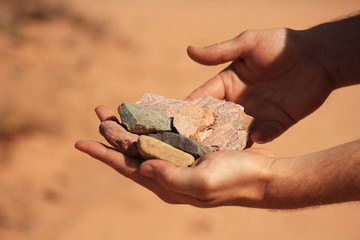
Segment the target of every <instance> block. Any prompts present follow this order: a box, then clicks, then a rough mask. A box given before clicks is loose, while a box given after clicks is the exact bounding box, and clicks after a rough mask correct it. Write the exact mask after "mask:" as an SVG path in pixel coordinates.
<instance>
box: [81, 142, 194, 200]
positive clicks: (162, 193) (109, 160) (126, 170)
mask: <svg viewBox="0 0 360 240" xmlns="http://www.w3.org/2000/svg"><path fill="white" fill-rule="evenodd" d="M75 148H76V149H78V150H80V151H82V152H84V153H87V154H89V155H90V156H91V157H93V158H96V159H98V160H100V161H102V162H103V163H105V164H107V165H109V166H110V167H112V168H113V169H115V170H116V171H118V172H119V173H120V174H122V175H124V176H125V177H128V178H130V179H132V180H133V181H135V182H136V183H138V184H140V185H142V186H143V187H145V188H147V189H149V190H150V191H152V192H153V193H155V194H156V195H157V196H158V197H159V198H160V199H162V200H163V201H165V202H167V203H171V204H183V203H188V204H192V205H194V204H195V203H197V201H196V200H194V199H192V198H191V197H189V196H186V195H184V194H179V193H176V192H171V191H168V190H166V189H164V188H163V187H162V186H160V185H159V184H158V183H157V182H155V181H154V180H152V179H149V178H148V177H144V176H142V175H141V174H140V173H139V166H140V161H139V159H135V158H130V157H127V156H126V155H124V154H121V153H119V152H117V151H115V150H114V149H112V148H109V147H106V146H105V145H103V144H101V143H99V142H97V141H93V140H79V141H77V142H76V143H75ZM193 202H194V204H193Z"/></svg>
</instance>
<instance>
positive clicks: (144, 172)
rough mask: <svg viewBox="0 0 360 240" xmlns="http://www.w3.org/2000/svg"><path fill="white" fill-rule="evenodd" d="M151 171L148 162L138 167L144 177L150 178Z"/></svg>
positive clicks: (151, 175)
mask: <svg viewBox="0 0 360 240" xmlns="http://www.w3.org/2000/svg"><path fill="white" fill-rule="evenodd" d="M153 173H154V171H153V168H152V167H151V166H150V165H149V164H145V165H142V166H141V167H140V174H141V175H143V176H145V177H149V178H152V177H153Z"/></svg>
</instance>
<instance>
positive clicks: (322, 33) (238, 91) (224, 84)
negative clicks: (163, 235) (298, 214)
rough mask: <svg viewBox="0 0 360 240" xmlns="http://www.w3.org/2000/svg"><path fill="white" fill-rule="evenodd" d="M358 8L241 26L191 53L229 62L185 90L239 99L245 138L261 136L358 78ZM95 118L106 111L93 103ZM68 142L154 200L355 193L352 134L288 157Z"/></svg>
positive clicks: (220, 202) (244, 201)
mask: <svg viewBox="0 0 360 240" xmlns="http://www.w3.org/2000/svg"><path fill="white" fill-rule="evenodd" d="M359 29H360V17H359V16H355V17H351V18H348V19H344V20H340V21H337V22H332V23H326V24H322V25H319V26H316V27H314V28H311V29H308V30H303V31H295V30H291V29H270V30H261V31H260V30H256V31H246V32H244V33H242V34H240V35H239V36H238V37H236V38H234V39H232V40H229V41H226V42H223V43H220V44H215V45H212V46H209V47H204V48H196V47H189V48H188V54H189V56H190V57H191V58H192V59H194V60H195V61H197V62H199V63H202V64H207V65H214V64H220V63H225V62H228V61H232V63H231V64H230V65H229V67H227V68H226V69H224V71H222V72H220V73H219V74H218V75H216V76H215V77H214V78H212V79H210V80H209V81H208V82H206V83H205V84H204V85H202V86H201V87H199V88H198V89H196V90H195V91H194V92H193V93H192V94H190V95H189V97H188V99H194V98H197V97H202V96H204V95H211V96H213V97H216V98H219V99H226V100H229V101H233V102H236V103H239V104H241V105H243V106H244V107H245V110H246V111H247V113H249V114H250V115H252V116H254V117H255V119H256V125H255V129H254V132H253V133H252V135H251V138H252V140H253V141H255V142H258V143H263V142H268V141H271V140H272V139H274V138H276V137H278V136H279V135H281V134H282V133H283V132H284V131H286V130H287V129H288V128H289V127H291V126H292V125H293V124H295V123H296V122H298V121H299V120H301V119H302V118H304V117H306V116H307V115H308V114H310V113H311V112H313V111H315V110H316V109H317V108H318V107H319V106H320V105H321V104H322V103H323V102H324V101H325V100H326V98H327V97H328V95H329V94H330V93H331V92H332V91H333V90H335V89H337V88H340V87H344V86H349V85H352V84H356V83H359V81H360V69H359V67H358V66H360V44H358V43H359V42H360V31H359ZM96 113H97V115H98V117H99V119H100V120H101V121H104V120H105V119H112V120H115V121H116V118H115V116H114V114H113V113H112V112H111V111H110V110H109V109H108V108H106V107H104V106H99V107H97V109H96ZM75 147H76V148H77V149H79V150H80V151H83V152H85V153H87V154H89V155H90V156H92V157H94V158H96V159H99V160H101V161H103V162H104V163H106V164H108V165H109V166H111V167H113V168H114V169H116V170H117V171H118V172H119V173H121V174H122V175H124V176H126V177H128V178H130V179H132V180H133V181H135V182H137V183H139V184H140V185H142V186H144V187H146V188H148V189H150V190H151V191H153V192H154V193H155V194H157V195H158V196H159V197H160V198H161V199H162V200H164V201H165V202H168V203H174V204H190V205H193V206H197V207H216V206H224V205H235V206H246V207H256V208H270V209H293V208H303V207H310V206H317V205H322V204H332V203H340V202H348V201H358V200H360V140H357V141H354V142H351V143H347V144H343V145H341V146H337V147H334V148H330V149H327V150H324V151H321V152H316V153H310V154H306V155H302V156H297V157H293V158H281V157H275V156H273V155H272V154H271V153H270V152H269V151H267V150H262V149H246V150H244V151H236V150H235V151H219V152H214V153H210V154H206V155H204V156H203V157H201V158H200V159H198V160H197V162H196V164H194V165H193V166H192V167H190V168H179V167H175V166H174V165H172V164H170V163H167V162H165V161H162V160H147V161H145V162H143V163H141V162H140V161H139V160H137V159H134V158H130V157H128V156H125V155H123V154H121V153H119V152H117V151H115V150H114V149H112V148H109V147H106V146H104V145H103V144H101V143H99V142H96V141H93V140H80V141H78V142H77V143H76V144H75Z"/></svg>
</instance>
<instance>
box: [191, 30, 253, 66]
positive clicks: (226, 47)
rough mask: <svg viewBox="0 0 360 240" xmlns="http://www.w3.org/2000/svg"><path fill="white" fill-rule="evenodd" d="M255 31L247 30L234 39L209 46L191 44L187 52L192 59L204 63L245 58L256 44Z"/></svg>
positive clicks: (209, 63) (218, 62)
mask: <svg viewBox="0 0 360 240" xmlns="http://www.w3.org/2000/svg"><path fill="white" fill-rule="evenodd" d="M253 33H254V32H253V31H251V32H249V31H247V32H244V33H242V34H240V35H239V36H237V37H235V38H233V39H230V40H227V41H224V42H222V43H217V44H214V45H211V46H207V47H194V46H189V47H188V48H187V53H188V55H189V57H190V58H191V59H193V60H194V61H196V62H198V63H200V64H204V65H217V64H222V63H226V62H229V61H233V60H235V59H239V58H245V57H246V56H247V55H248V54H249V52H250V50H251V49H252V48H253V47H254V45H255V44H254V38H255V34H253Z"/></svg>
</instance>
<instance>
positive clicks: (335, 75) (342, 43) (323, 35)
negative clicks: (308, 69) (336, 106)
mask: <svg viewBox="0 0 360 240" xmlns="http://www.w3.org/2000/svg"><path fill="white" fill-rule="evenodd" d="M359 29H360V15H358V16H354V17H351V18H347V19H343V20H339V21H335V22H329V23H325V24H321V25H318V26H315V27H313V28H310V29H308V30H305V31H303V32H304V35H305V36H306V38H307V39H308V40H309V41H310V44H311V45H312V46H313V50H314V56H315V57H318V59H319V60H320V62H321V63H322V65H323V66H324V68H325V69H326V72H327V75H328V79H329V81H330V82H331V84H332V86H333V88H334V89H336V88H340V87H345V86H349V85H353V84H358V83H360V71H359V69H358V66H359V65H360V45H359V42H360V32H359Z"/></svg>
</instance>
